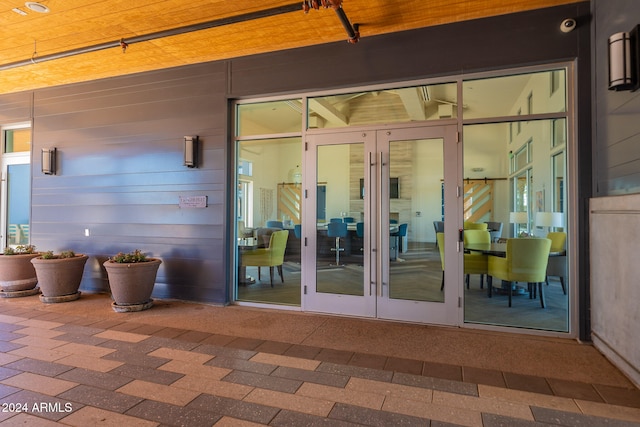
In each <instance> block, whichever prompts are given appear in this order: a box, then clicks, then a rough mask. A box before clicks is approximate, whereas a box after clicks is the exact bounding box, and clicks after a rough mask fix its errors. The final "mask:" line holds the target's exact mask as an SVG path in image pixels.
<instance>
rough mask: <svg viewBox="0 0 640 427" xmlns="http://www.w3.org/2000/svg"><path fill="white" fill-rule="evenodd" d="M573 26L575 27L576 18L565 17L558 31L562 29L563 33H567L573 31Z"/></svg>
mask: <svg viewBox="0 0 640 427" xmlns="http://www.w3.org/2000/svg"><path fill="white" fill-rule="evenodd" d="M574 28H576V20H575V19H571V18H569V19H565V20H564V21H562V23H561V24H560V31H562V32H563V33H569V32H571V31H573V29H574Z"/></svg>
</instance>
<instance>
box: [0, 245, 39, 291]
mask: <svg viewBox="0 0 640 427" xmlns="http://www.w3.org/2000/svg"><path fill="white" fill-rule="evenodd" d="M38 256H40V254H37V253H36V254H19V255H0V290H1V291H2V292H3V293H11V292H21V291H27V290H32V289H34V288H35V287H36V284H37V283H38V279H37V277H36V270H35V269H34V268H33V264H31V260H32V259H33V258H36V257H38Z"/></svg>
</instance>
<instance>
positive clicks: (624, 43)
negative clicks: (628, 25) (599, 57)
mask: <svg viewBox="0 0 640 427" xmlns="http://www.w3.org/2000/svg"><path fill="white" fill-rule="evenodd" d="M638 31H639V29H638V26H636V27H635V28H634V29H633V30H631V31H630V32H628V33H624V32H623V33H616V34H614V35H612V36H611V37H609V90H615V91H621V90H631V91H635V90H637V89H638V87H639V82H638V74H640V71H639V69H640V66H639V65H640V64H639V59H638V56H639V50H640V46H638Z"/></svg>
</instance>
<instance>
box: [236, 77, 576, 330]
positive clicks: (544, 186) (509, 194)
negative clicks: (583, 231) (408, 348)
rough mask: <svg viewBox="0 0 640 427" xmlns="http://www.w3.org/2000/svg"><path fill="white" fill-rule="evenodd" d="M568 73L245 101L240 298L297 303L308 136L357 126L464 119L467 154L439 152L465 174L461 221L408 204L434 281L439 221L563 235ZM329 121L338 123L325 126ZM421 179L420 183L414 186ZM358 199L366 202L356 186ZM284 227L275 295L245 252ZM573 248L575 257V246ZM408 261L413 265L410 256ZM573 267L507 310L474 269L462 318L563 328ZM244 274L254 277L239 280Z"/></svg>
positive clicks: (435, 200)
mask: <svg viewBox="0 0 640 427" xmlns="http://www.w3.org/2000/svg"><path fill="white" fill-rule="evenodd" d="M568 75H569V73H568V72H567V68H564V67H558V68H556V69H550V70H544V71H538V70H536V71H533V72H518V73H514V74H510V75H502V76H496V75H495V73H494V74H493V75H491V76H482V77H474V78H468V77H467V78H464V77H463V78H461V79H460V80H458V81H456V82H449V80H447V81H444V82H437V83H429V84H417V85H415V86H402V85H399V86H397V87H375V88H367V89H364V90H363V89H362V88H360V89H359V90H357V91H356V90H352V91H346V92H345V93H338V92H337V91H336V92H335V93H331V94H326V93H321V94H309V95H308V96H305V97H300V98H292V99H283V100H281V99H279V100H266V101H263V102H248V101H242V102H238V103H237V104H236V107H237V108H236V135H235V137H236V146H235V148H236V155H237V157H236V159H237V160H236V161H237V175H236V185H237V220H238V227H237V228H236V231H237V237H238V239H239V240H238V247H237V249H238V256H237V258H238V266H239V271H238V278H239V279H238V283H239V284H240V286H238V287H237V293H236V299H238V300H240V301H248V302H262V303H275V304H290V305H300V302H301V294H302V292H303V289H301V287H303V286H302V285H303V284H302V283H301V281H300V277H301V275H302V277H305V276H304V275H305V274H306V273H304V272H301V267H300V266H301V264H300V245H301V241H300V238H299V229H298V228H297V227H296V226H298V225H299V224H300V222H301V218H302V216H301V210H302V205H303V201H304V194H303V190H302V188H303V187H302V185H301V182H302V176H303V169H304V165H303V164H302V153H303V150H304V139H303V138H304V137H305V136H306V135H317V134H322V135H324V134H331V135H334V134H337V133H339V132H341V131H342V130H343V128H345V129H344V130H345V131H346V130H348V129H347V128H349V127H354V126H355V127H360V128H364V129H369V128H372V129H373V128H376V126H377V128H380V126H385V127H393V126H396V125H397V127H407V126H408V125H411V126H425V127H426V126H429V125H431V124H433V122H435V121H438V120H440V121H445V120H448V121H453V120H457V122H458V123H459V125H460V126H461V128H462V147H463V149H462V159H459V158H457V157H456V158H452V159H444V160H443V163H445V164H450V162H454V163H456V162H457V163H458V170H460V171H461V174H462V176H460V181H461V183H462V187H463V188H462V189H463V191H462V193H461V197H463V198H464V200H463V202H461V206H460V208H459V210H458V212H459V214H460V215H462V218H460V219H457V218H451V217H446V218H445V217H444V212H443V211H442V210H441V209H438V212H437V215H433V214H432V212H431V211H428V210H426V209H424V208H423V207H417V206H408V207H407V210H408V211H409V212H411V219H410V223H411V225H410V230H411V243H412V244H414V245H416V247H420V248H421V250H422V252H421V253H420V254H419V255H418V254H417V253H412V252H411V250H412V249H411V248H408V250H409V253H408V254H406V257H405V256H403V257H402V259H403V260H406V259H411V256H415V257H417V258H419V257H420V256H423V255H424V254H427V253H428V254H429V256H430V258H429V262H432V264H429V265H432V270H429V271H428V272H426V273H425V274H429V275H433V276H434V277H435V278H436V279H439V278H441V274H442V265H441V263H440V260H441V258H440V256H439V248H438V245H437V244H436V242H437V240H436V232H438V230H441V229H442V228H441V227H440V226H442V223H443V222H444V223H446V222H447V221H456V222H457V221H460V223H464V222H465V221H466V222H467V223H470V222H479V223H487V224H491V230H490V236H491V239H492V240H496V241H497V240H500V239H504V240H506V239H509V238H518V237H521V236H526V237H546V236H547V233H549V232H551V231H555V232H561V233H566V232H567V231H568V230H569V229H570V227H569V226H568V224H566V219H567V218H568V217H569V216H568V215H567V213H568V212H567V210H568V209H569V206H567V199H566V193H567V188H568V185H569V184H570V183H569V182H568V178H567V176H566V170H567V167H566V164H567V162H568V159H567V156H566V153H567V149H566V147H567V145H568V140H569V138H568V136H569V135H570V129H569V128H568V124H569V123H570V121H568V120H567V118H568V117H569V114H571V111H570V109H569V104H568V97H567V87H568V81H567V77H568ZM447 123H449V122H447ZM328 129H331V132H326V131H324V130H328ZM305 158H306V157H305ZM334 158H335V159H337V158H340V159H341V160H343V161H353V159H352V156H351V155H349V156H347V155H343V156H339V157H335V156H334V157H333V158H332V157H330V156H329V157H328V158H327V159H324V160H326V169H327V170H329V171H330V170H331V168H332V167H336V165H333V166H332V164H333V163H332V161H333V160H332V159H334ZM334 163H335V162H334ZM356 175H357V176H356ZM362 175H363V173H362V172H359V173H358V174H355V175H354V177H355V178H354V180H353V182H349V188H351V187H353V188H355V189H358V188H359V186H358V181H359V180H361V179H362ZM420 185H421V183H420V182H416V183H415V186H416V188H418V187H420ZM360 186H361V185H360ZM442 188H443V186H442V182H439V185H438V186H437V188H436V187H433V189H431V187H430V189H429V190H426V189H423V190H421V191H420V192H419V197H420V200H423V199H424V200H427V201H425V202H424V203H425V205H428V206H432V205H433V206H438V207H441V206H442V205H443V192H442ZM323 189H326V183H324V182H322V183H321V182H319V183H318V191H317V198H316V205H317V210H318V215H317V220H319V221H326V220H328V218H329V217H327V216H326V213H325V210H326V209H327V208H328V207H329V208H330V206H331V203H333V200H329V199H327V197H326V196H324V195H325V193H324V192H323V191H322V190H323ZM417 194H418V193H417ZM354 201H355V202H359V203H361V202H362V199H361V198H360V194H358V197H357V198H355V199H354ZM400 202H402V200H400ZM406 203H409V202H408V201H407V202H406ZM342 211H344V209H342ZM356 211H358V210H357V209H356ZM360 211H362V209H360ZM451 212H453V210H452V211H451ZM356 213H358V212H356ZM343 214H344V215H343ZM514 214H517V215H514ZM547 214H554V215H547ZM555 214H559V215H555ZM340 215H343V216H345V215H347V212H340ZM448 215H451V214H448ZM347 216H351V212H349V213H348V215H347ZM355 216H357V215H355ZM545 216H552V217H554V218H555V217H558V216H559V217H562V224H561V225H557V224H553V225H551V226H549V225H546V223H542V222H540V221H538V220H537V218H542V217H545ZM390 219H391V218H390ZM439 227H440V228H439ZM280 229H282V230H287V231H288V232H289V236H288V242H287V248H286V253H287V256H286V257H285V260H286V262H285V263H284V265H283V267H284V271H283V273H284V278H285V281H284V285H282V284H281V283H280V277H279V275H277V274H276V275H275V277H274V279H273V280H274V281H278V284H277V286H281V287H282V288H281V290H279V291H278V292H273V289H272V288H271V287H270V282H271V278H270V277H269V276H267V275H265V274H264V273H263V274H262V276H260V268H259V267H255V266H251V265H245V264H246V263H243V262H242V259H243V257H244V256H246V254H247V253H253V252H251V251H254V250H256V249H259V248H261V247H266V245H267V244H268V240H269V238H268V237H266V236H269V235H271V234H272V233H273V231H274V230H280ZM566 255H567V257H570V256H571V254H570V252H569V251H567V252H566ZM305 259H306V258H305ZM565 264H566V262H565ZM401 267H402V269H403V270H406V271H410V270H411V268H410V267H411V265H410V263H407V264H403V265H402V266H401ZM265 272H266V270H265ZM567 274H568V273H567V271H566V268H565V269H564V271H562V274H560V275H559V276H553V275H550V276H549V278H548V281H549V286H546V287H545V290H546V292H547V307H546V308H545V309H542V308H540V305H539V302H538V301H537V300H535V299H533V298H532V299H531V300H530V299H529V298H528V297H527V298H524V297H521V296H522V295H531V294H530V293H529V292H527V291H526V286H525V287H524V288H525V291H523V290H522V288H523V286H522V285H517V286H518V294H517V296H516V297H515V298H516V299H515V302H514V304H513V307H508V306H507V304H506V299H505V298H500V289H497V288H496V292H497V294H496V296H494V298H491V299H489V298H488V297H487V290H486V287H485V286H487V284H486V281H485V282H479V281H478V280H477V279H476V278H475V277H471V280H470V283H469V285H468V286H464V288H465V289H464V297H463V299H462V301H463V302H464V305H463V307H464V308H463V309H464V322H465V323H474V324H482V325H491V326H511V327H519V328H529V329H539V330H550V331H560V332H567V331H569V322H568V319H569V317H570V316H569V299H570V298H571V294H572V292H573V289H572V287H571V286H567V287H566V289H567V293H566V294H564V293H563V289H564V287H563V286H560V285H559V283H561V282H562V283H563V284H566V283H570V281H569V280H568V278H567V277H566V276H567ZM472 276H473V275H472ZM483 279H484V278H483ZM249 283H253V285H249V286H244V285H245V284H249ZM480 283H483V287H480V286H479V284H480ZM256 285H257V286H256ZM290 285H292V286H291V287H289V286H290ZM532 297H533V295H532Z"/></svg>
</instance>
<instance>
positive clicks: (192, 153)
mask: <svg viewBox="0 0 640 427" xmlns="http://www.w3.org/2000/svg"><path fill="white" fill-rule="evenodd" d="M199 142H200V140H199V138H198V136H197V135H196V136H185V137H184V165H185V166H186V167H188V168H197V167H198V152H199V149H200V147H199V145H200V144H199Z"/></svg>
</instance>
